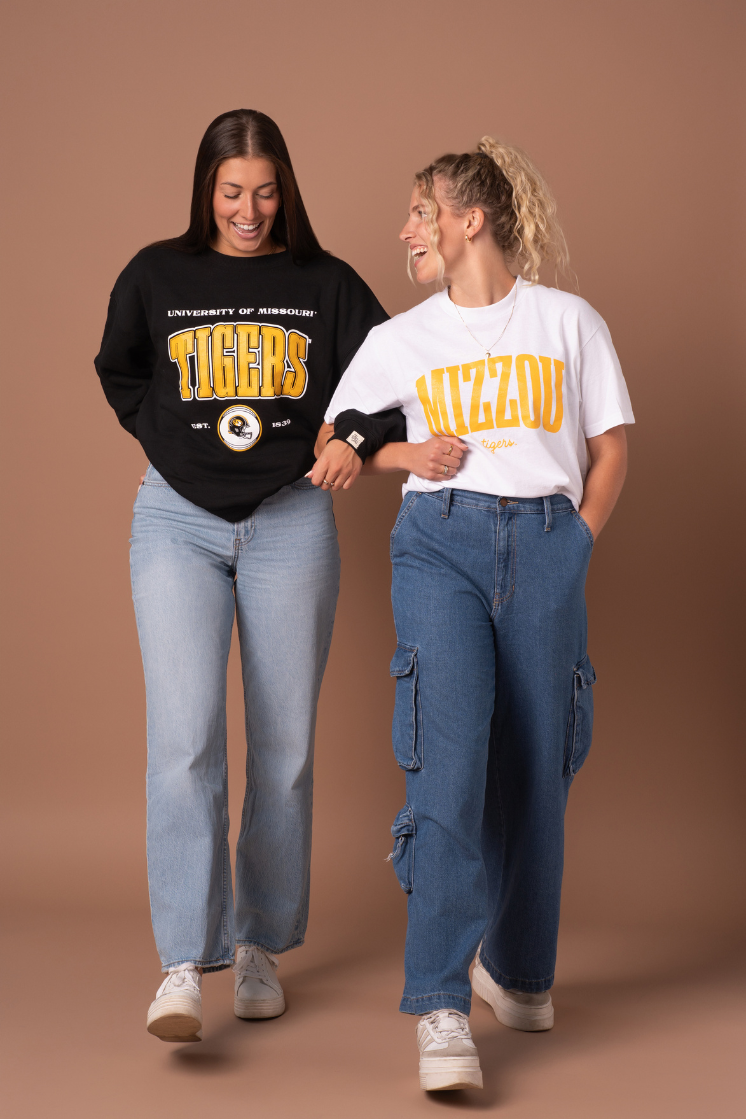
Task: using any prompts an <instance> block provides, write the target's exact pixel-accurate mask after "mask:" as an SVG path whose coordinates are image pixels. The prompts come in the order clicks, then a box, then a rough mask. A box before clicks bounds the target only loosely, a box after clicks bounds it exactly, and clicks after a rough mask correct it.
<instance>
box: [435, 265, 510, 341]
mask: <svg viewBox="0 0 746 1119" xmlns="http://www.w3.org/2000/svg"><path fill="white" fill-rule="evenodd" d="M448 298H449V299H451V289H450V288H449V289H448ZM517 300H518V278H517V277H516V281H515V283H514V284H513V306H512V307H511V308H510V314H509V315H508V321H507V322H506V324H505V326H504V327H503V328H502V330H501V331H500V333H499V335H498V337H497V338H496V339H495V341H494V342H493V343H492V345H491V346H490V348H489V349H485V347H484V345H483V344H482V343H481V342H480V341H479V339H478V338H474V335H473V334H471V331H470V330H469V327H468V326H466V322H465V320H464V316H463V315H462V314H461V312H460V311H459V309H458V303H453V300H452V299H451V303H453V306H454V307H455V309H456V314H457V315H458V317H459V318H460V319H461V322H462V323H463V324H464V326H465V327H466V329H467V330H468V331H469V334H471V336H472V338H474V341H475V342H476V344H477V345H478V346H479V348H480V350H484V352H485V355H486V357H488V358H490V357H492V351H493V350H494V348H495V346H496V345H497V343H498V342H499V341H500V339H501V338H502V336H503V334H504V333H505V331H506V330H507V329H508V327H509V326H510V320H511V319H512V318H513V312H514V311H515V305H516V302H517Z"/></svg>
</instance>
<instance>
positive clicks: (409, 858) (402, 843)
mask: <svg viewBox="0 0 746 1119" xmlns="http://www.w3.org/2000/svg"><path fill="white" fill-rule="evenodd" d="M416 831H417V829H416V827H415V823H414V813H413V812H412V809H411V808H410V806H409V805H408V804H405V805H404V807H403V808H402V810H401V812H399V813H398V815H397V817H396V819H395V820H394V823H393V825H392V828H391V834H392V835H393V837H394V849H393V851H392V852H391V854H390V855H389V857H388V860H387V861H389V862H391V863H392V864H393V867H394V871H395V872H396V877H397V878H398V879H399V885H400V886H401V888H402V890H404V893H405V894H411V893H412V888H413V886H414V840H415V834H416Z"/></svg>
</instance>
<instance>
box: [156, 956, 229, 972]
mask: <svg viewBox="0 0 746 1119" xmlns="http://www.w3.org/2000/svg"><path fill="white" fill-rule="evenodd" d="M232 963H233V958H232V957H230V958H222V959H219V960H195V959H189V957H186V958H185V959H183V960H171V961H170V962H169V963H167V964H163V966H162V967H161V971H162V972H167V971H170V969H171V968H174V967H182V966H183V965H184V964H192V965H193V966H194V967H201V968H205V969H207V968H209V970H210V971H221V970H223V969H224V968H228V967H230V966H231V964H232Z"/></svg>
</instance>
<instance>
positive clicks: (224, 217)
mask: <svg viewBox="0 0 746 1119" xmlns="http://www.w3.org/2000/svg"><path fill="white" fill-rule="evenodd" d="M281 204H282V198H281V197H280V188H279V184H278V182H277V171H276V170H275V166H274V164H273V163H271V162H270V161H269V160H268V159H238V158H237V159H226V160H225V162H224V163H221V164H220V166H219V167H218V170H217V173H216V175H215V189H214V191H213V195H212V209H213V215H214V217H215V225H216V226H217V234H216V237H215V240H214V242H213V245H212V247H213V248H214V249H216V250H217V251H218V252H219V253H225V254H226V255H227V256H264V255H265V254H267V253H271V252H274V250H275V248H276V246H275V244H274V242H273V241H272V237H271V236H270V234H271V230H272V224H273V222H274V220H275V215H276V214H277V211H278V210H279V208H280V206H281Z"/></svg>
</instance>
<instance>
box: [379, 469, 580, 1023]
mask: <svg viewBox="0 0 746 1119" xmlns="http://www.w3.org/2000/svg"><path fill="white" fill-rule="evenodd" d="M503 502H504V503H503ZM391 535H392V542H391V556H392V560H393V565H394V571H393V591H392V597H393V604H394V618H395V621H396V633H397V640H398V645H397V649H396V653H395V655H394V659H393V661H392V662H391V673H392V675H393V676H395V677H396V681H397V682H396V705H395V712H394V753H395V755H396V758H397V761H398V763H399V765H400V766H401V767H402V768H403V769H405V770H406V772H407V804H406V805H405V807H404V808H403V809H402V811H401V812H400V813H399V815H398V816H397V819H396V821H395V823H394V827H393V828H392V832H393V835H394V839H395V845H394V851H393V856H392V857H393V863H394V868H395V870H396V872H397V875H398V877H399V881H400V883H401V885H402V887H403V888H404V889H405V890H406V891H407V893H409V903H408V908H409V926H408V930H407V944H406V953H405V974H406V984H405V989H404V996H403V998H402V1003H401V1009H402V1010H403V1011H404V1012H406V1013H410V1014H426V1013H429V1012H430V1011H431V1010H439V1009H443V1008H452V1009H455V1010H461V1011H463V1012H464V1013H466V1014H468V1013H469V1009H470V1005H471V984H470V982H469V974H468V969H469V965H470V963H471V961H472V960H473V959H474V955H475V952H476V951H477V947H478V945H479V943H480V941H481V945H482V947H481V950H480V959H481V962H482V964H483V966H484V967H485V968H486V970H487V971H488V973H489V974H490V975H491V976H492V978H493V979H494V980H495V981H496V982H497V983H499V984H500V985H501V986H503V987H513V988H517V989H518V990H521V991H527V992H532V991H533V992H539V991H545V990H547V989H548V988H549V987H551V986H552V983H553V981H554V962H555V955H556V947H557V931H558V924H559V909H560V889H561V885H562V861H563V836H564V813H565V805H566V803H567V793H568V790H569V788H570V783H571V781H572V778H573V776H574V774H575V773H577V771H578V769H579V768H580V766H581V765H582V764H583V761H584V760H585V757H586V754H587V753H588V749H589V747H590V744H591V728H592V723H593V698H592V687H591V685H592V684H593V683H594V681H595V679H596V677H595V674H594V672H593V668H592V667H591V664H590V661H589V660H588V655H587V652H586V612H585V595H584V588H585V577H586V571H587V568H588V561H589V560H590V556H591V549H592V547H593V539H592V537H591V533H590V530H589V529H588V526H587V525H586V523H585V521H583V520H582V518H581V517H580V516H579V514H578V513H576V512H575V509H574V508H573V506H572V504H571V502H570V501H569V500H568V498H566V497H562V496H558V495H555V496H553V497H551V498H538V499H531V500H525V501H521V500H514V499H511V498H508V499H507V500H506V499H502V500H500V499H499V498H497V497H491V496H490V495H488V494H480V493H473V492H470V491H468V490H441V491H439V492H438V493H435V494H428V493H422V494H420V493H409V494H407V495H406V498H405V500H404V503H403V505H402V508H401V511H400V513H399V517H398V520H397V522H396V525H395V526H394V531H393V532H392V534H391Z"/></svg>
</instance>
